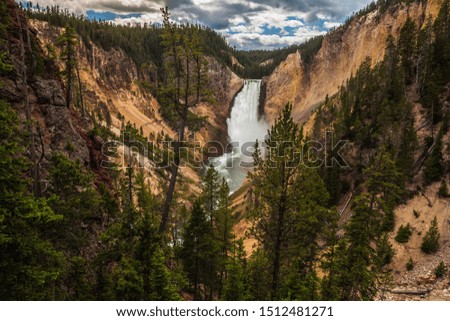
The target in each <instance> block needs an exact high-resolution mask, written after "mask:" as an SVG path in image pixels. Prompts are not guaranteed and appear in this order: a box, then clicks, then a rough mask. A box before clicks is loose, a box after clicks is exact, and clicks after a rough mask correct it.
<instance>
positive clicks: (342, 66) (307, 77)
mask: <svg viewBox="0 0 450 321" xmlns="http://www.w3.org/2000/svg"><path fill="white" fill-rule="evenodd" d="M441 3H442V0H430V1H427V2H426V3H424V2H413V3H411V4H404V3H400V4H397V5H394V6H391V7H389V8H388V10H387V11H386V12H383V13H380V12H379V11H378V10H375V11H373V12H369V13H368V14H366V15H364V16H362V17H359V18H356V19H354V20H352V21H351V22H350V24H349V25H347V26H345V27H338V28H337V29H336V30H333V31H331V32H330V33H329V34H327V35H326V36H325V37H324V39H323V42H322V46H321V48H320V49H319V51H318V52H317V54H316V55H315V57H314V58H313V60H312V63H311V64H310V65H309V66H308V65H306V64H305V63H304V62H303V60H302V53H301V52H297V53H294V54H291V55H290V56H289V57H288V58H287V59H286V60H285V61H284V62H282V63H281V64H280V65H279V66H278V67H277V68H276V69H275V71H274V72H273V73H272V74H271V75H270V76H268V77H265V78H264V79H263V83H264V86H265V87H266V88H267V89H266V96H267V98H266V100H265V103H264V110H265V113H266V116H267V119H268V121H269V122H270V123H272V122H273V121H274V119H275V118H276V116H277V115H278V112H279V111H280V109H281V108H282V106H283V105H284V104H286V103H287V102H292V103H293V114H294V119H295V120H297V121H298V122H301V123H303V122H305V121H306V120H307V119H308V116H309V115H310V114H311V111H312V110H313V109H314V107H315V106H316V105H317V104H318V103H320V102H322V101H323V100H324V99H325V97H326V95H329V96H332V95H333V94H335V93H336V92H337V91H338V89H339V87H340V86H342V85H343V84H345V81H346V80H347V79H348V78H350V76H351V75H354V74H355V72H356V71H357V69H358V68H359V66H360V65H361V64H362V63H363V62H364V60H366V58H367V57H370V58H371V60H372V63H373V64H375V63H377V62H379V61H380V60H381V59H383V57H384V48H385V45H386V39H387V37H388V35H390V34H391V35H393V36H394V37H395V38H397V37H398V35H399V33H400V29H401V28H402V26H403V25H404V23H405V21H406V19H407V17H408V16H409V17H411V19H412V20H413V21H415V22H416V23H417V24H418V25H420V26H422V25H423V24H424V22H425V20H426V19H427V18H428V17H429V16H431V17H432V18H433V19H434V18H436V15H437V13H438V10H439V8H440V5H441Z"/></svg>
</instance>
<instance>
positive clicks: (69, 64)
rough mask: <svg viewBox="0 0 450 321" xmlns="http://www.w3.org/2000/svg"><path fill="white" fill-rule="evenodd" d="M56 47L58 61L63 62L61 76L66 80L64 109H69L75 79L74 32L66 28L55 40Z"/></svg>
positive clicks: (68, 27) (70, 28)
mask: <svg viewBox="0 0 450 321" xmlns="http://www.w3.org/2000/svg"><path fill="white" fill-rule="evenodd" d="M57 44H58V46H59V47H60V48H61V55H60V59H61V60H62V61H63V62H64V70H63V75H64V78H65V80H66V107H67V108H70V107H71V104H72V97H73V92H72V90H73V82H74V78H75V67H76V65H77V63H76V53H75V46H76V35H75V30H74V29H73V28H72V27H70V26H66V28H65V30H64V32H63V33H62V34H61V36H60V37H59V38H58V40H57Z"/></svg>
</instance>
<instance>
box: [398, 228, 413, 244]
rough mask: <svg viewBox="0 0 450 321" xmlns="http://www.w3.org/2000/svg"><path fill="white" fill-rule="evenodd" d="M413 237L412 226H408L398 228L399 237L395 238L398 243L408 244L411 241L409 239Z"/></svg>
mask: <svg viewBox="0 0 450 321" xmlns="http://www.w3.org/2000/svg"><path fill="white" fill-rule="evenodd" d="M411 235H412V231H411V226H410V225H409V223H408V224H406V225H405V226H403V225H401V226H400V227H399V228H398V231H397V235H396V236H395V240H396V241H397V242H398V243H406V242H408V241H409V238H410V237H411Z"/></svg>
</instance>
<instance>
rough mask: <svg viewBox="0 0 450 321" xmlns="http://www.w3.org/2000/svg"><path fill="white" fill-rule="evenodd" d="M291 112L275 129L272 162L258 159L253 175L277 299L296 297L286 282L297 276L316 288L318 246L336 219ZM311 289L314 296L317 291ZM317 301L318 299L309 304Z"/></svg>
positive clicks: (256, 222)
mask: <svg viewBox="0 0 450 321" xmlns="http://www.w3.org/2000/svg"><path fill="white" fill-rule="evenodd" d="M291 109H292V106H291V105H290V104H288V105H286V106H285V107H284V109H283V111H282V113H281V115H280V116H279V118H278V119H277V120H276V121H275V124H274V125H273V126H272V128H271V129H270V130H269V138H268V139H267V140H266V145H267V146H268V152H267V155H268V156H267V159H265V160H262V159H259V158H258V159H255V163H259V166H258V167H257V168H256V169H255V172H254V173H253V174H251V175H250V177H251V179H252V182H253V186H254V192H255V199H256V201H255V205H254V209H253V210H252V213H251V214H252V216H251V219H252V222H253V226H252V229H251V231H252V233H253V235H254V236H255V237H256V239H257V240H258V242H259V243H260V244H261V247H262V249H263V251H264V252H263V253H264V254H265V255H267V258H268V259H269V262H270V265H269V266H270V272H271V288H270V295H271V298H272V299H277V298H278V299H279V298H283V297H288V296H289V295H291V296H293V295H294V294H293V293H292V291H291V294H289V286H288V285H286V284H287V283H286V282H288V281H287V279H286V278H290V277H293V278H295V276H296V275H303V276H304V277H305V282H306V283H307V284H308V286H311V287H316V285H317V282H313V280H314V279H316V278H315V277H314V275H315V271H314V265H315V262H316V260H317V259H318V258H317V255H318V248H319V246H318V244H317V241H318V238H319V237H320V236H322V235H323V233H324V226H325V225H324V223H325V224H327V223H329V222H330V221H331V220H332V217H333V214H332V212H331V211H330V210H329V209H327V206H328V202H329V195H328V193H327V191H326V188H325V185H324V183H323V182H322V180H321V178H320V176H318V174H317V173H316V171H315V170H313V169H309V168H307V167H306V166H303V165H301V164H300V162H301V157H300V147H299V146H300V145H301V141H302V133H301V130H300V129H299V127H298V126H297V125H296V124H295V123H294V121H293V119H292V116H291ZM255 155H259V153H258V151H256V152H255ZM289 261H290V262H291V263H290V264H288V263H287V262H289ZM288 275H290V276H289V277H288ZM309 290H310V291H309V293H310V294H311V293H316V292H317V291H316V290H315V289H311V288H309ZM302 293H303V292H302ZM301 295H302V294H301V293H297V294H295V297H296V298H300V296H301ZM312 297H315V295H310V296H308V297H305V298H304V299H307V298H312Z"/></svg>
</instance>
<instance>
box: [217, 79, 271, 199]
mask: <svg viewBox="0 0 450 321" xmlns="http://www.w3.org/2000/svg"><path fill="white" fill-rule="evenodd" d="M260 91H261V80H245V83H244V87H243V88H242V91H241V92H240V93H239V94H238V95H237V96H236V98H235V100H234V105H233V107H232V109H231V114H230V118H228V119H227V125H228V142H229V143H232V146H233V149H232V151H231V152H230V153H225V154H224V155H222V156H220V157H216V158H213V159H211V160H210V161H211V164H212V165H213V166H214V168H215V169H216V170H217V171H218V172H219V175H220V176H221V177H224V178H225V179H226V180H227V182H228V185H229V187H230V192H234V191H236V190H237V189H238V188H239V187H241V185H242V183H243V182H244V180H245V178H246V176H247V173H248V171H249V170H250V169H251V167H252V158H251V152H252V146H253V145H254V144H255V142H256V140H257V139H258V140H259V141H263V140H264V136H265V135H266V134H267V129H268V128H269V126H268V124H267V122H266V121H265V119H264V117H260V115H259V95H260Z"/></svg>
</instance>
